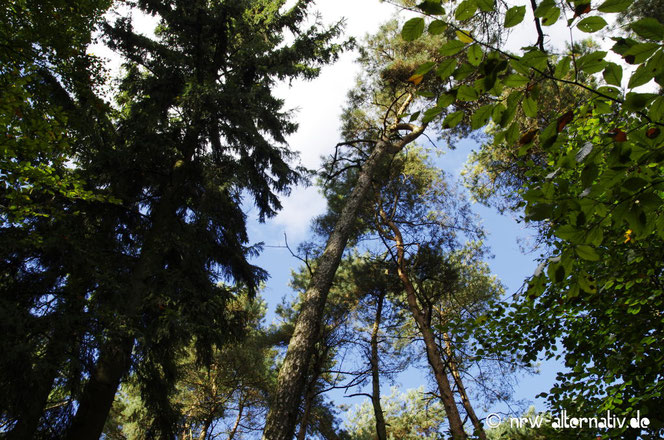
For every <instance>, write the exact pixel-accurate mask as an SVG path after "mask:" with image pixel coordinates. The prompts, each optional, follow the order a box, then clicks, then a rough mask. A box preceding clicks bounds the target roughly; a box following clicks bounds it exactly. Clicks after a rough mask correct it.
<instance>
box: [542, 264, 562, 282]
mask: <svg viewBox="0 0 664 440" xmlns="http://www.w3.org/2000/svg"><path fill="white" fill-rule="evenodd" d="M546 274H547V276H548V277H549V279H550V280H551V281H553V282H556V283H559V282H561V281H562V280H564V279H565V267H564V266H563V265H562V264H560V263H559V262H556V263H553V262H550V263H549V266H548V267H547V268H546Z"/></svg>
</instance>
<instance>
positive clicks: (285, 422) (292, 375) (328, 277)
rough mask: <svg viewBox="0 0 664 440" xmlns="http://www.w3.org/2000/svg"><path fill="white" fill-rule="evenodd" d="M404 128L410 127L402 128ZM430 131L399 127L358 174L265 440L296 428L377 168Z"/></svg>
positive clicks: (321, 265)
mask: <svg viewBox="0 0 664 440" xmlns="http://www.w3.org/2000/svg"><path fill="white" fill-rule="evenodd" d="M410 101H412V94H411V95H410V96H409V97H408V99H407V100H406V104H404V105H403V106H402V108H401V110H402V111H400V112H399V113H398V114H403V113H404V111H405V108H404V107H406V106H407V104H409V103H410ZM404 125H406V126H404ZM425 128H426V125H423V126H421V127H413V126H411V125H409V124H398V123H397V124H395V125H393V126H392V127H391V129H390V130H388V131H387V135H385V136H384V138H383V139H381V140H380V141H379V142H377V144H376V146H375V147H374V150H373V151H372V152H371V155H370V156H369V158H368V159H367V161H366V162H365V163H364V166H363V167H362V170H361V171H360V174H359V177H358V180H357V183H356V184H355V187H354V188H353V191H352V192H351V194H350V196H349V197H348V200H347V201H346V204H345V205H344V207H343V209H342V211H341V214H340V216H339V218H338V220H337V223H336V224H335V227H334V230H333V231H332V233H331V234H330V237H329V238H328V240H327V244H326V246H325V250H324V251H323V254H322V255H321V257H320V258H319V259H318V266H317V268H316V270H315V272H314V274H313V276H312V277H311V281H310V283H309V287H308V289H307V291H306V293H305V297H304V300H303V302H302V306H301V310H300V314H299V315H298V317H297V321H296V323H295V329H294V331H293V336H292V337H291V340H290V343H289V344H288V351H287V353H286V358H285V359H284V363H283V365H282V366H281V369H280V370H279V376H278V380H277V391H276V393H275V395H274V398H273V401H272V404H271V406H270V410H269V412H268V415H267V420H266V424H265V430H264V432H263V439H264V440H291V439H292V438H293V435H294V433H295V426H296V424H297V413H298V408H299V405H300V400H301V399H302V392H303V390H304V386H305V381H306V375H307V371H308V367H309V362H310V359H311V356H312V353H313V350H314V346H315V344H316V341H317V340H318V336H319V330H320V323H321V321H322V318H323V311H324V307H325V302H326V301H327V294H328V293H329V290H330V286H331V285H332V280H333V279H334V274H335V272H336V270H337V267H338V266H339V262H340V261H341V256H342V254H343V251H344V249H345V247H346V243H347V242H348V239H349V238H350V233H351V229H352V227H353V225H354V223H355V217H356V215H357V213H358V211H359V209H360V207H361V206H362V203H363V202H364V199H365V197H366V195H367V193H368V191H369V188H370V187H371V181H372V179H373V176H374V174H375V172H376V170H377V168H378V164H380V162H381V161H382V159H383V158H384V157H386V155H387V154H388V153H397V152H398V151H400V150H401V149H403V147H404V146H405V145H407V144H409V143H410V142H412V141H414V140H415V139H416V138H417V137H419V136H420V135H421V134H422V133H423V132H424V129H425ZM406 129H408V130H411V131H410V133H408V134H407V135H406V136H404V137H403V138H402V139H401V140H399V141H398V142H397V143H396V144H393V143H392V142H390V141H389V136H388V135H394V134H396V131H397V130H406Z"/></svg>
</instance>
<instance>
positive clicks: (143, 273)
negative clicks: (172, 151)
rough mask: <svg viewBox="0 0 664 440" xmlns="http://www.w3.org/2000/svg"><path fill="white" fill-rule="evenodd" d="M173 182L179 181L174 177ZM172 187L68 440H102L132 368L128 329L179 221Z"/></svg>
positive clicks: (158, 205)
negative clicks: (121, 389) (116, 394)
mask: <svg viewBox="0 0 664 440" xmlns="http://www.w3.org/2000/svg"><path fill="white" fill-rule="evenodd" d="M176 167H177V166H176ZM176 167H174V169H175V172H174V175H176V176H177V175H181V173H182V171H178V170H177V169H176ZM174 181H176V182H178V183H179V180H177V179H176V178H175V177H174ZM173 187H174V185H173V184H169V185H166V187H165V188H164V192H165V194H164V195H163V196H162V198H161V199H160V200H159V201H158V202H157V203H156V205H155V206H154V208H153V211H152V214H151V220H152V228H151V229H150V230H149V232H148V233H147V234H146V236H145V241H144V243H143V249H142V252H141V255H140V257H139V259H138V262H137V263H136V266H135V267H134V270H133V273H132V276H131V279H130V282H129V286H128V290H127V292H128V295H127V296H126V297H125V298H123V301H124V302H123V303H122V305H121V306H120V307H119V310H118V313H119V314H120V316H119V318H118V321H119V322H113V323H110V324H111V326H109V327H110V328H109V332H110V333H111V335H110V336H109V337H108V338H107V339H106V340H105V341H103V342H102V343H101V346H100V348H99V357H98V358H97V363H96V365H95V367H94V371H93V372H92V374H91V375H90V379H89V380H88V383H87V384H86V385H85V387H84V389H83V394H82V395H81V397H80V398H79V399H78V403H79V406H78V410H77V411H76V415H75V416H74V419H73V421H72V423H71V425H70V427H69V429H68V430H67V434H66V437H65V438H66V440H98V439H99V437H100V436H101V434H102V431H103V429H104V424H105V422H106V418H107V417H108V413H109V411H110V410H111V406H112V405H113V400H114V398H115V393H116V392H117V390H118V388H119V386H120V381H121V380H122V378H123V376H124V375H125V374H127V373H128V372H129V369H130V368H131V353H132V350H133V347H134V337H133V335H129V334H127V328H129V329H131V328H133V327H135V325H136V321H137V318H138V315H139V311H140V308H141V305H142V302H143V298H145V295H146V294H147V292H148V291H149V289H150V278H151V277H152V276H153V275H154V274H155V273H157V272H158V271H159V270H160V269H161V262H162V256H163V254H164V252H165V249H164V245H163V243H162V242H163V237H164V236H165V235H167V234H166V232H167V231H169V230H170V226H171V225H172V224H173V223H177V218H176V216H175V207H174V206H175V203H174V201H173V200H172V195H173ZM119 324H124V326H122V325H119Z"/></svg>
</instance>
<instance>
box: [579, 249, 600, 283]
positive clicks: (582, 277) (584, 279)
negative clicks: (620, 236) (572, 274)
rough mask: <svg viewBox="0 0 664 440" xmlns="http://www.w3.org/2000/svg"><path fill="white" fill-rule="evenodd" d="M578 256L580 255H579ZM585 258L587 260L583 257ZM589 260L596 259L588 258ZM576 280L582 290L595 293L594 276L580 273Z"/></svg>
mask: <svg viewBox="0 0 664 440" xmlns="http://www.w3.org/2000/svg"><path fill="white" fill-rule="evenodd" d="M587 247H589V246H587ZM589 248H590V247H589ZM590 249H591V250H592V251H593V252H595V251H594V249H592V248H590ZM576 253H577V254H579V250H578V248H577V249H576ZM579 256H580V257H581V255H579ZM581 258H583V257H581ZM585 259H586V260H588V258H585ZM597 259H598V260H599V255H598V256H597ZM590 261H597V260H590ZM578 281H579V287H581V290H583V291H584V292H588V293H597V283H596V282H595V279H594V278H592V277H590V276H589V275H586V274H582V275H580V276H579V278H578Z"/></svg>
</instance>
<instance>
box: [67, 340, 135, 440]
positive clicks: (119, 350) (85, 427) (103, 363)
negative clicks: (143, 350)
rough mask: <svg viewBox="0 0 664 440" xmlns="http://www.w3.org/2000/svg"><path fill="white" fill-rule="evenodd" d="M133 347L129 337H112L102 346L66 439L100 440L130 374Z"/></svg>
mask: <svg viewBox="0 0 664 440" xmlns="http://www.w3.org/2000/svg"><path fill="white" fill-rule="evenodd" d="M133 345H134V338H133V337H129V336H124V337H111V338H109V339H108V340H107V341H105V343H104V344H103V345H102V347H101V349H100V351H99V358H98V359H97V364H96V366H95V369H94V371H93V372H92V375H91V376H90V379H89V380H88V382H87V383H86V385H85V387H84V389H83V394H82V396H81V397H80V399H79V407H78V411H76V416H75V417H74V421H73V422H72V424H71V426H70V428H69V430H68V432H67V437H66V438H67V439H70V440H86V439H90V440H93V439H94V440H96V439H99V437H100V436H101V433H102V431H103V429H104V424H105V423H106V418H107V417H108V413H109V411H110V410H111V406H112V405H113V399H114V398H115V393H116V392H117V390H118V387H119V386H120V380H121V379H122V377H123V376H124V375H125V373H126V372H127V371H128V370H129V366H130V364H131V351H132V348H133Z"/></svg>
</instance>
